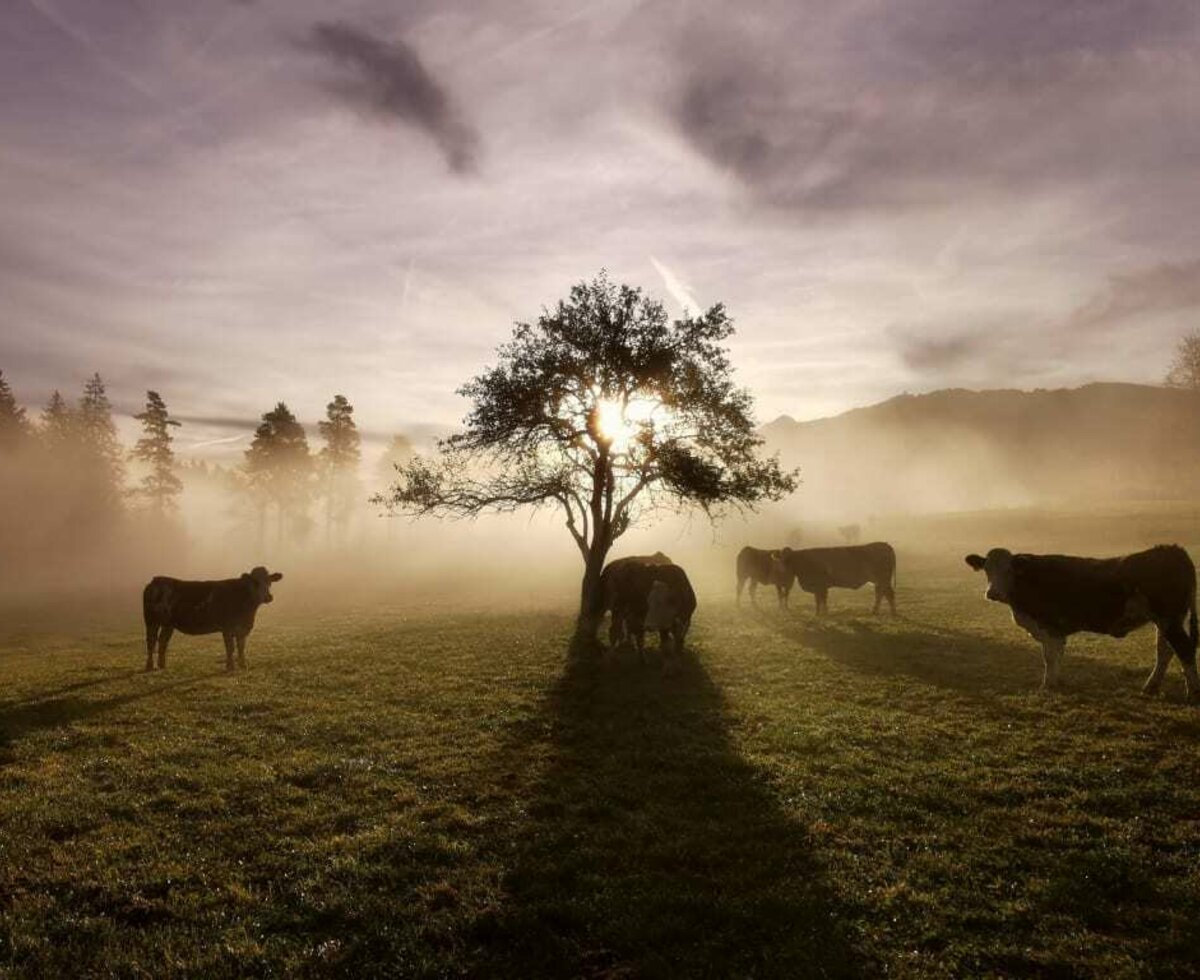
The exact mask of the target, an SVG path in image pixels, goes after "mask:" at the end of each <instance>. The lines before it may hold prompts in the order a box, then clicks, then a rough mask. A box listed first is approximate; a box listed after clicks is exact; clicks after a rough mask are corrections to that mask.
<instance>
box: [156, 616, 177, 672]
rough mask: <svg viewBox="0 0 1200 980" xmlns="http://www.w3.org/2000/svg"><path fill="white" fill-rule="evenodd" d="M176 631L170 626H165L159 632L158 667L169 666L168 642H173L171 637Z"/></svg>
mask: <svg viewBox="0 0 1200 980" xmlns="http://www.w3.org/2000/svg"><path fill="white" fill-rule="evenodd" d="M174 633H175V631H174V630H173V629H171V627H170V626H164V627H163V628H162V629H161V630H159V633H158V669H159V670H163V669H165V668H166V666H167V644H168V643H170V642H171V637H172V636H173V635H174Z"/></svg>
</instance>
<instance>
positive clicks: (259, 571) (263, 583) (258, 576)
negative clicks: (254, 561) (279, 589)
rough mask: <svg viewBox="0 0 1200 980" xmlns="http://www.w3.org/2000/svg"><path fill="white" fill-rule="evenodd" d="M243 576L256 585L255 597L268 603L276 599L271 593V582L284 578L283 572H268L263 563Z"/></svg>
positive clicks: (261, 601)
mask: <svg viewBox="0 0 1200 980" xmlns="http://www.w3.org/2000/svg"><path fill="white" fill-rule="evenodd" d="M242 578H243V579H244V580H246V581H249V582H250V583H251V585H252V586H253V587H254V598H255V599H257V600H258V601H259V602H260V603H263V604H266V603H268V602H274V601H275V597H274V596H273V595H271V583H272V582H278V581H279V580H280V579H281V578H283V573H282V572H268V571H267V570H266V569H265V568H263V566H262V565H257V566H255V567H254V568H252V569H250V571H249V572H246V573H245V574H244V575H242Z"/></svg>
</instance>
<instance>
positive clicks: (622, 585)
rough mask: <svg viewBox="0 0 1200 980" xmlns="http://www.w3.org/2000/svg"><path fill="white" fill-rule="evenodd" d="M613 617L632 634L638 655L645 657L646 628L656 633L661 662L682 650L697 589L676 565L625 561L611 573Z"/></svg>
mask: <svg viewBox="0 0 1200 980" xmlns="http://www.w3.org/2000/svg"><path fill="white" fill-rule="evenodd" d="M613 579H614V582H613V584H614V595H613V618H614V619H615V620H619V621H620V622H621V623H622V625H623V629H624V631H625V635H626V636H627V637H629V638H632V640H633V641H634V644H635V646H636V647H637V651H638V659H639V660H641V661H642V662H643V663H644V662H645V660H646V631H647V630H650V631H652V632H656V633H658V637H659V645H660V649H661V650H662V654H663V658H664V659H663V664H664V666H666V664H667V658H668V657H669V656H670V654H671V653H672V649H673V650H674V652H675V653H682V652H683V641H684V638H685V637H686V636H687V632H688V627H689V626H691V622H692V614H693V613H694V612H695V611H696V593H695V592H694V591H693V590H692V584H691V582H689V581H688V577H687V573H686V572H685V571H684V570H683V569H682V568H680V567H679V566H678V565H643V564H628V565H625V566H623V567H621V568H620V569H618V570H617V571H616V573H615V574H614V577H613Z"/></svg>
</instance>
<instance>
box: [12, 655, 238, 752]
mask: <svg viewBox="0 0 1200 980" xmlns="http://www.w3.org/2000/svg"><path fill="white" fill-rule="evenodd" d="M138 673H139V674H140V671H139V672H138ZM225 674H226V671H224V670H216V671H210V672H208V673H205V674H198V675H195V676H191V677H183V678H180V679H179V680H176V681H170V682H168V683H165V684H163V683H159V684H154V685H153V686H146V687H144V688H142V689H141V690H136V691H130V692H129V693H127V694H118V695H115V696H113V697H110V698H80V697H73V696H68V697H58V696H56V694H57V692H48V693H49V695H50V696H49V697H43V698H42V699H40V700H34V699H27V700H25V701H16V702H8V703H0V748H2V747H4V746H7V745H9V744H11V743H12V742H15V741H17V740H18V739H20V738H23V737H24V736H26V735H28V734H30V733H31V732H35V731H38V730H40V729H47V728H58V727H60V726H62V725H69V724H71V723H73V722H77V721H85V720H87V719H89V718H93V717H95V716H96V715H100V714H104V713H105V712H108V711H112V710H113V709H114V708H119V707H121V706H122V705H126V704H132V703H133V702H136V701H142V700H145V699H146V698H152V697H154V696H155V695H158V694H163V693H165V692H167V691H173V690H178V689H179V688H184V687H191V686H193V685H195V684H199V683H201V682H203V681H206V680H210V679H211V678H214V677H221V676H223V675H225Z"/></svg>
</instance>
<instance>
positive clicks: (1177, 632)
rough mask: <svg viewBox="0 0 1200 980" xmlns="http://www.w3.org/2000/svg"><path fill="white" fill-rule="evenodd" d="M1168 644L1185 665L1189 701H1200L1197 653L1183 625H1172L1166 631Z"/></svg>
mask: <svg viewBox="0 0 1200 980" xmlns="http://www.w3.org/2000/svg"><path fill="white" fill-rule="evenodd" d="M1165 634H1166V638H1167V642H1168V643H1169V644H1170V645H1171V646H1172V647H1173V648H1174V650H1175V656H1177V657H1178V658H1179V662H1180V663H1181V664H1183V679H1184V682H1185V683H1186V684H1187V697H1188V700H1189V701H1200V676H1197V674H1196V651H1195V650H1193V649H1192V641H1191V640H1190V639H1189V638H1188V635H1187V633H1186V632H1185V631H1184V628H1183V624H1182V623H1172V624H1171V625H1170V626H1168V627H1167V628H1166V630H1165Z"/></svg>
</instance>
